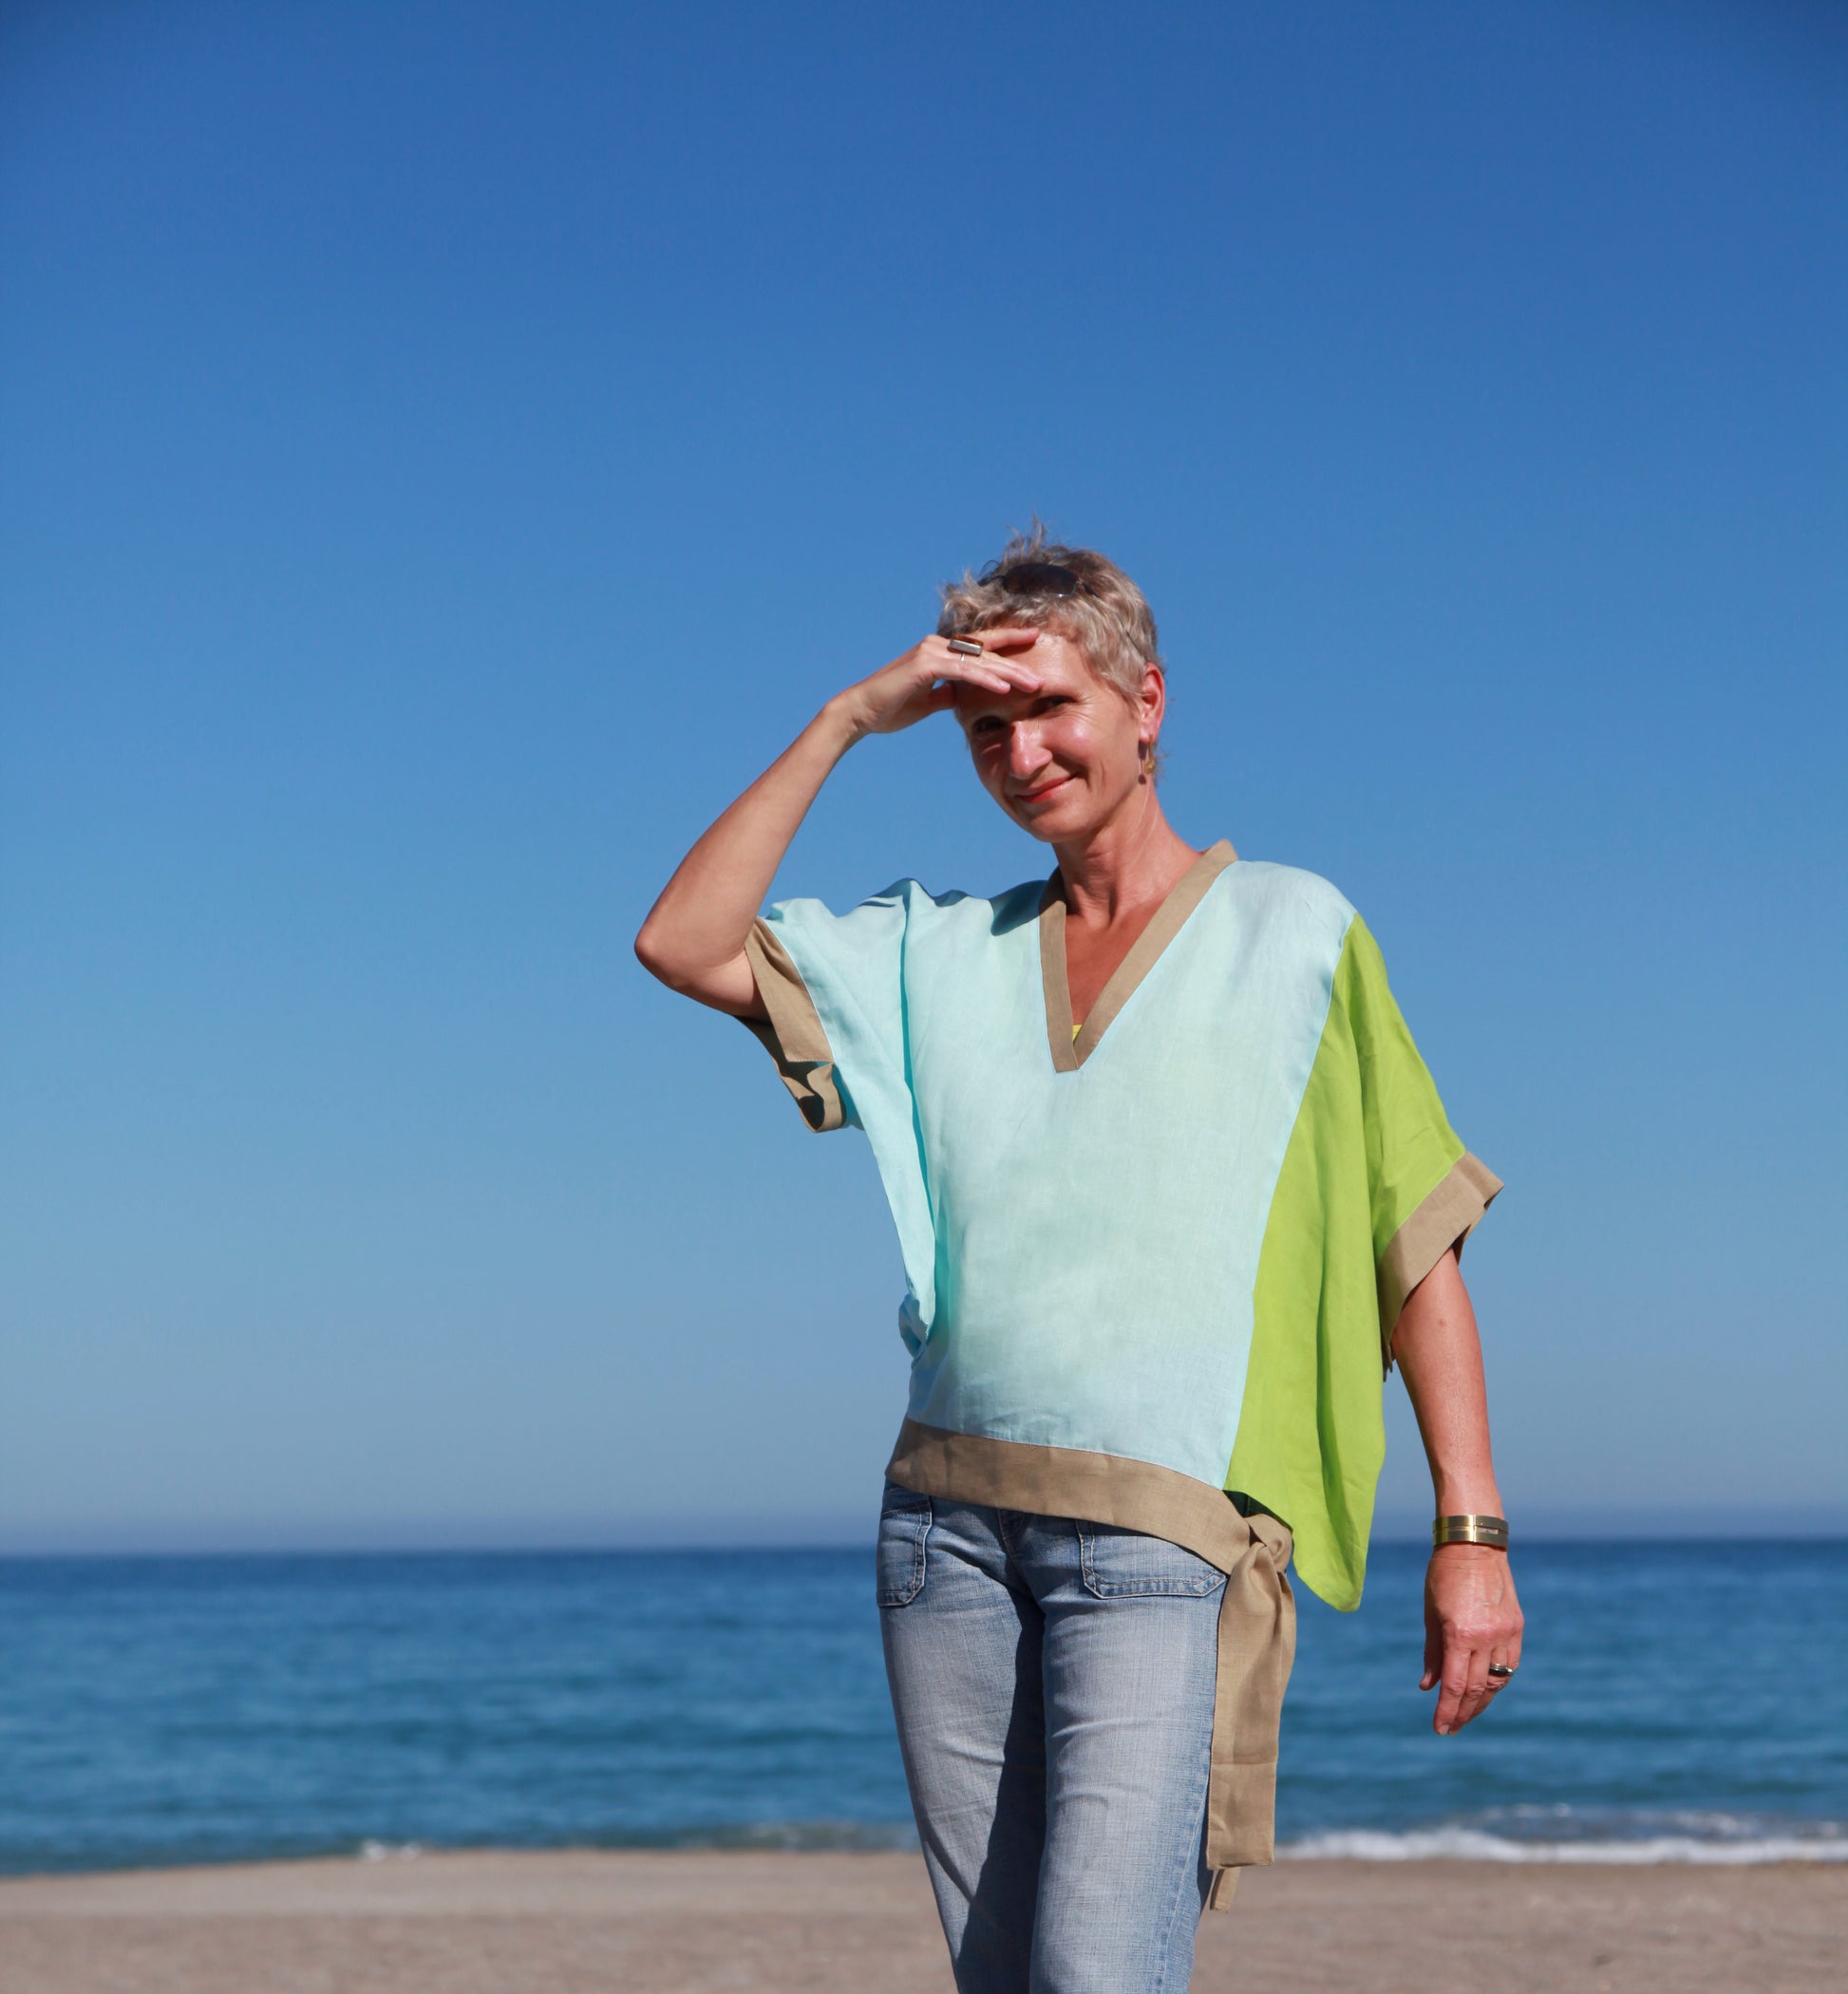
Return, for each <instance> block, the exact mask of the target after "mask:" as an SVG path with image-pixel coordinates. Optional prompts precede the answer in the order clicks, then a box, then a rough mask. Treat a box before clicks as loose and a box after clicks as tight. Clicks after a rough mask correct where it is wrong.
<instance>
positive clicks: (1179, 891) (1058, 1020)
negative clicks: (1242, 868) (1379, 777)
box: [1040, 837, 1238, 1514]
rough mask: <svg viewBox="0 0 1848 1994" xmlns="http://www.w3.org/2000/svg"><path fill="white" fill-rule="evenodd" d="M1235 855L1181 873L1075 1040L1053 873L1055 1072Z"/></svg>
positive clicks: (1063, 1069) (1227, 851) (1059, 894)
mask: <svg viewBox="0 0 1848 1994" xmlns="http://www.w3.org/2000/svg"><path fill="white" fill-rule="evenodd" d="M1237 856H1238V855H1237V853H1236V852H1235V851H1234V850H1233V849H1232V841H1231V839H1230V838H1224V837H1222V838H1220V839H1219V840H1218V841H1217V842H1216V843H1215V844H1212V845H1209V846H1208V847H1207V849H1206V850H1205V851H1204V852H1202V853H1201V854H1200V856H1198V857H1197V859H1195V861H1194V862H1193V864H1192V865H1190V866H1189V867H1188V868H1187V870H1186V871H1185V872H1184V873H1183V874H1181V875H1180V877H1179V879H1178V880H1176V881H1175V883H1174V885H1173V886H1172V887H1170V888H1169V889H1168V895H1167V898H1166V899H1164V900H1163V901H1162V902H1161V904H1160V907H1158V908H1157V909H1156V910H1155V913H1154V915H1153V916H1152V917H1151V919H1150V921H1149V924H1148V926H1147V927H1146V928H1144V929H1143V930H1142V931H1141V934H1139V935H1138V936H1137V937H1136V939H1135V941H1134V942H1133V943H1132V944H1131V945H1130V950H1129V953H1128V954H1127V955H1125V956H1124V957H1123V959H1122V962H1120V963H1119V964H1118V965H1117V967H1116V968H1115V969H1113V970H1112V971H1111V972H1110V979H1109V981H1108V982H1107V983H1106V984H1105V985H1104V986H1103V989H1102V990H1100V991H1099V992H1098V997H1097V1002H1096V1003H1095V1004H1094V1005H1092V1006H1091V1009H1090V1015H1089V1016H1088V1017H1087V1018H1086V1019H1085V1020H1084V1027H1083V1029H1082V1030H1080V1031H1078V1032H1077V1033H1076V1034H1075V1035H1074V1033H1073V1030H1072V1016H1071V980H1070V977H1069V975H1068V974H1067V969H1066V963H1065V894H1064V891H1063V882H1062V881H1061V879H1060V876H1059V873H1058V870H1057V868H1055V869H1054V871H1053V874H1052V876H1051V878H1050V879H1048V880H1047V882H1046V886H1045V888H1044V890H1043V891H1042V893H1041V894H1040V981H1041V983H1042V984H1043V985H1044V987H1045V990H1046V1037H1047V1044H1048V1045H1049V1046H1050V1047H1051V1049H1052V1064H1053V1068H1054V1070H1055V1071H1056V1072H1059V1073H1075V1072H1076V1071H1077V1070H1078V1068H1079V1067H1080V1066H1082V1065H1083V1064H1084V1062H1085V1061H1086V1060H1087V1059H1088V1058H1089V1057H1090V1055H1091V1053H1092V1051H1093V1050H1094V1049H1095V1048H1096V1045H1097V1042H1098V1041H1099V1040H1100V1039H1101V1038H1102V1037H1103V1034H1104V1032H1105V1031H1106V1030H1107V1029H1108V1028H1109V1025H1110V1022H1111V1020H1112V1019H1113V1018H1115V1017H1116V1015H1117V1013H1118V1012H1119V1011H1120V1010H1122V1007H1123V1006H1124V1005H1125V1004H1127V1003H1128V1002H1129V999H1130V997H1131V996H1132V995H1133V994H1134V993H1135V990H1136V988H1137V987H1138V986H1139V985H1140V984H1141V981H1142V979H1143V978H1144V977H1145V976H1146V975H1147V974H1148V972H1149V971H1150V970H1151V969H1154V967H1155V965H1156V963H1157V962H1158V961H1159V960H1160V955H1161V951H1162V950H1164V949H1165V948H1166V947H1167V946H1168V944H1169V943H1170V942H1171V941H1173V940H1174V938H1175V936H1176V935H1178V934H1179V932H1180V930H1181V924H1182V923H1183V922H1184V921H1185V920H1186V918H1187V916H1188V915H1189V914H1190V913H1192V912H1193V911H1194V910H1195V908H1197V906H1198V905H1199V904H1200V901H1201V900H1202V899H1203V898H1204V897H1205V895H1206V890H1207V888H1208V887H1209V886H1211V885H1212V884H1213V882H1214V880H1216V878H1217V877H1218V876H1219V875H1220V874H1221V873H1222V872H1224V871H1225V869H1226V867H1227V866H1229V865H1231V864H1232V863H1233V861H1234V860H1235V858H1236V857H1237ZM1048 1514H1049V1513H1048Z"/></svg>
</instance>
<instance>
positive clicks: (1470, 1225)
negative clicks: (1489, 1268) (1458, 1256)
mask: <svg viewBox="0 0 1848 1994" xmlns="http://www.w3.org/2000/svg"><path fill="white" fill-rule="evenodd" d="M1500 1189H1501V1179H1500V1178H1499V1176H1496V1174H1495V1173H1494V1171H1492V1170H1490V1169H1489V1168H1488V1166H1487V1165H1486V1164H1485V1163H1482V1162H1480V1160H1479V1159H1478V1158H1477V1157H1472V1156H1471V1155H1470V1154H1469V1152H1468V1151H1467V1150H1465V1151H1464V1152H1463V1153H1462V1155H1461V1157H1458V1158H1457V1160H1456V1161H1455V1162H1454V1163H1453V1164H1452V1165H1451V1166H1450V1169H1449V1171H1448V1172H1447V1174H1446V1175H1445V1176H1444V1178H1443V1182H1442V1183H1440V1184H1439V1185H1438V1187H1437V1189H1436V1190H1434V1191H1433V1192H1431V1193H1430V1194H1429V1195H1428V1196H1426V1197H1425V1198H1424V1201H1423V1202H1422V1203H1421V1204H1420V1205H1419V1207H1418V1209H1417V1210H1416V1211H1415V1212H1413V1213H1412V1214H1411V1215H1410V1217H1408V1218H1407V1219H1406V1220H1405V1224H1404V1225H1402V1226H1401V1227H1400V1228H1399V1230H1398V1232H1395V1233H1394V1234H1393V1235H1392V1239H1391V1242H1390V1243H1389V1244H1388V1246H1387V1247H1386V1251H1385V1252H1384V1253H1382V1254H1381V1255H1380V1269H1379V1282H1380V1355H1381V1358H1382V1361H1383V1363H1384V1364H1385V1366H1386V1369H1387V1370H1388V1371H1389V1370H1391V1368H1392V1332H1393V1330H1394V1328H1396V1327H1397V1326H1398V1322H1399V1311H1400V1310H1401V1309H1402V1308H1403V1307H1405V1297H1406V1296H1407V1295H1408V1294H1410V1293H1411V1291H1412V1289H1414V1288H1416V1287H1417V1286H1418V1284H1419V1283H1420V1282H1421V1281H1422V1280H1424V1276H1425V1275H1426V1274H1428V1273H1429V1272H1430V1271H1431V1270H1432V1269H1433V1268H1434V1267H1435V1266H1436V1265H1437V1264H1438V1262H1439V1261H1440V1260H1442V1259H1443V1256H1444V1254H1446V1253H1447V1252H1448V1251H1450V1249H1451V1248H1452V1247H1455V1248H1456V1249H1457V1251H1459V1252H1460V1253H1461V1251H1462V1244H1463V1241H1464V1240H1465V1239H1467V1238H1468V1237H1469V1235H1470V1234H1471V1233H1472V1232H1475V1230H1476V1228H1477V1227H1478V1226H1479V1225H1480V1224H1481V1222H1482V1214H1483V1213H1485V1212H1486V1211H1487V1210H1488V1209H1489V1206H1490V1204H1491V1203H1492V1202H1493V1200H1494V1198H1495V1195H1496V1193H1497V1192H1499V1190H1500Z"/></svg>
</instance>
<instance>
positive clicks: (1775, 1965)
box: [0, 1853, 1848, 1994]
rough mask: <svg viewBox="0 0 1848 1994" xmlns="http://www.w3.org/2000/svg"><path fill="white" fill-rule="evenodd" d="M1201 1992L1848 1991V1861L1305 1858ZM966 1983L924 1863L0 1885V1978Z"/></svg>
mask: <svg viewBox="0 0 1848 1994" xmlns="http://www.w3.org/2000/svg"><path fill="white" fill-rule="evenodd" d="M1193 1985H1194V1987H1195V1989H1196V1990H1197V1994H1208V1990H1218V1989H1231V1988H1237V1989H1239V1990H1240V1994H1273V1990H1275V1994H1284V1990H1288V1994H1321V1990H1324V1989H1328V1990H1330V1994H1332V1990H1334V1989H1341V1990H1343V1994H1399V1990H1401V1989H1404V1990H1405V1994H1477V1990H1482V1994H1527V1990H1535V1994H1537V1990H1540V1989H1546V1990H1549V1994H1551V1990H1553V1989H1561V1990H1563V1989H1568V1988H1569V1989H1572V1990H1573V1994H1642V1990H1656V1989H1660V1990H1662V1994H1669V1990H1670V1989H1672V1990H1673V1994H1708V1990H1713V1994H1717V1990H1720V1989H1725V1990H1727V1994H1738V1990H1748V1994H1811V1990H1815V1994H1821V1990H1824V1989H1826V1990H1827V1994H1842V1990H1843V1988H1844V1987H1848V1865H1841V1864H1790V1865H1780V1866H1775V1867H1766V1868H1760V1869H1737V1870H1724V1869H1692V1868H1688V1867H1681V1866H1665V1867H1662V1868H1655V1869H1635V1870H1627V1869H1606V1868H1593V1867H1589V1866H1588V1867H1583V1868H1581V1867H1577V1866H1563V1865H1562V1866H1558V1867H1551V1866H1549V1867H1544V1868H1527V1867H1518V1868H1509V1867H1502V1866H1499V1865H1494V1864H1488V1863H1441V1862H1432V1863H1378V1864H1374V1863H1347V1862H1294V1863H1283V1864H1279V1865H1278V1866H1277V1867H1276V1868H1274V1869H1271V1870H1263V1871H1253V1872H1250V1873H1248V1874H1247V1875H1246V1876H1245V1878H1244V1879H1243V1881H1242V1882H1241V1884H1240V1887H1239V1892H1238V1899H1237V1903H1236V1905H1235V1909H1233V1911H1232V1912H1231V1913H1230V1914H1229V1915H1226V1916H1219V1915H1217V1914H1211V1915H1209V1916H1208V1917H1207V1918H1206V1920H1205V1921H1204V1923H1203V1925H1202V1927H1201V1932H1200V1947H1199V1960H1198V1965H1197V1967H1196V1969H1195V1973H1194V1980H1193ZM618 1988H619V1989H622V1990H624V1994H694V1990H699V1994H705V1990H707V1989H732V1988H804V1989H812V1990H818V1994H837V1990H839V1994H848V1990H852V1994H952V1983H951V1978H950V1970H949V1966H948V1963H947V1961H946V1958H945V1955H944V1950H943V1941H942V1938H941V1936H940V1935H939V1933H938V1930H937V1926H936V1918H935V1914H934V1912H933V1909H932V1905H931V1894H930V1890H929V1887H928V1886H927V1884H926V1882H925V1878H924V1870H923V1865H922V1864H921V1863H920V1862H919V1860H918V1859H917V1858H916V1857H915V1855H896V1854H864V1855H850V1854H781V1853H778V1854H770V1853H738V1854H728V1853H727V1854H715V1853H687V1854H679V1853H672V1854H665V1853H664V1854H653V1853H648V1854H643V1853H620V1854H614V1853H565V1854H523V1853H522V1854H511V1853H507V1854H503V1853H486V1854H450V1855H424V1856H419V1857H416V1858H414V1859H408V1860H407V1859H392V1860H387V1861H384V1862H373V1863H368V1862H360V1861H353V1860H345V1861H327V1862H304V1863H265V1864H253V1865H250V1866H247V1867H235V1868H225V1869H199V1870H165V1871H137V1872H128V1873H125V1874H113V1875H102V1876H65V1877H13V1878H7V1879H0V1994H169V1990H172V1994H179V1990H184V1994H413V1990H415V1994H433V1990H442V1994H489V1990H493V1994H524V1990H527V1989H531V1990H533V1994H579V1990H584V1994H589V1990H591V1989H595V1990H597V1994H608V1990H611V1989H618Z"/></svg>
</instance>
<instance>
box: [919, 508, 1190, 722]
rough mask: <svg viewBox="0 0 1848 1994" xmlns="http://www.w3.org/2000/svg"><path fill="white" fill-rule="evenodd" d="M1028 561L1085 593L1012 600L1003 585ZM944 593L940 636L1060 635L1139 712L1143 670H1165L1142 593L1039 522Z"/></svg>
mask: <svg viewBox="0 0 1848 1994" xmlns="http://www.w3.org/2000/svg"><path fill="white" fill-rule="evenodd" d="M1023 561H1045V562H1048V563H1051V564H1053V565H1055V566H1057V567H1061V568H1069V569H1070V570H1071V572H1072V573H1073V574H1076V575H1077V576H1078V577H1079V579H1080V580H1081V581H1083V582H1084V588H1083V589H1080V590H1079V591H1078V592H1077V593H1075V594H1072V595H1035V594H1032V593H1027V594H1021V595H1016V594H1013V593H1010V592H1009V590H1008V589H1007V588H1006V587H1005V586H1004V585H1003V582H1002V579H1001V577H1002V576H1003V575H1004V574H1007V573H1008V571H1009V569H1010V568H1014V567H1018V566H1019V564H1020V563H1021V562H1023ZM942 593H943V613H942V614H941V615H940V616H939V617H938V618H937V635H938V636H940V637H968V636H971V635H973V634H974V633H975V632H976V631H978V630H993V629H995V628H996V627H997V626H998V625H1001V624H1024V625H1028V626H1030V627H1031V628H1032V629H1034V630H1056V631H1057V632H1058V634H1059V635H1060V636H1062V637H1067V638H1069V639H1070V640H1071V642H1072V643H1073V644H1075V645H1077V647H1078V649H1080V650H1081V651H1082V652H1083V653H1084V662H1085V664H1087V665H1088V666H1089V667H1090V668H1091V669H1092V670H1093V671H1094V672H1096V674H1097V675H1098V677H1099V678H1101V679H1102V680H1103V683H1104V684H1105V685H1106V686H1110V687H1114V688H1115V689H1116V690H1117V691H1118V692H1120V693H1121V694H1122V697H1123V698H1124V699H1125V700H1126V701H1128V702H1129V703H1130V704H1131V705H1134V704H1135V703H1136V701H1137V700H1138V699H1139V698H1140V697H1141V690H1142V672H1143V669H1144V668H1145V667H1147V666H1150V665H1156V666H1160V665H1161V656H1160V651H1159V650H1158V649H1156V634H1155V612H1154V611H1152V610H1151V609H1150V608H1149V606H1148V599H1147V597H1146V596H1144V595H1143V593H1142V592H1141V590H1140V589H1139V588H1138V587H1137V586H1136V584H1135V583H1134V582H1133V581H1131V580H1130V578H1129V577H1128V575H1126V574H1124V573H1123V572H1122V569H1121V568H1119V567H1118V566H1117V564H1116V562H1115V561H1112V560H1108V559H1106V558H1105V557H1104V556H1103V555H1101V554H1097V553H1094V552H1093V551H1092V550H1091V549H1090V548H1088V547H1067V546H1066V545H1065V542H1064V541H1063V540H1048V539H1047V536H1046V528H1045V527H1044V526H1042V525H1041V524H1040V523H1039V521H1038V520H1035V521H1034V522H1033V531H1032V532H1031V534H1019V533H1017V534H1015V535H1014V536H1013V537H1012V538H1011V539H1010V540H1009V542H1008V544H1007V545H1006V546H1005V547H1004V548H1003V549H1002V550H1001V552H1000V554H999V555H997V556H996V557H995V559H993V560H991V561H990V563H989V564H988V566H987V567H986V568H984V569H983V570H982V572H981V574H971V573H969V572H968V571H965V572H964V574H963V578H962V580H961V581H952V582H945V583H944V585H943V591H942ZM1158 761H1159V758H1158Z"/></svg>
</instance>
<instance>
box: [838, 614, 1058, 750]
mask: <svg viewBox="0 0 1848 1994" xmlns="http://www.w3.org/2000/svg"><path fill="white" fill-rule="evenodd" d="M1039 635H1040V633H1039V631H1038V630H1027V629H1021V630H1015V629H1007V630H983V631H982V632H981V635H980V637H979V639H977V638H971V639H970V640H969V641H970V642H971V643H975V642H979V643H980V644H981V646H982V649H981V651H980V652H979V653H978V654H977V655H976V656H975V657H972V658H971V657H969V656H967V655H965V654H964V653H963V652H962V651H957V650H952V649H950V640H949V638H948V637H926V638H925V639H924V641H923V643H922V644H918V645H914V646H913V648H912V649H910V650H908V651H907V652H906V653H905V654H904V656H903V657H902V658H894V659H893V661H892V663H891V664H890V665H888V666H886V667H885V668H884V669H883V670H880V671H876V672H875V673H874V674H873V675H872V677H871V678H867V679H861V680H860V682H859V684H858V685H857V686H850V687H848V688H847V689H846V691H845V692H842V693H840V694H839V695H838V696H837V698H836V700H835V702H834V704H835V705H838V706H839V708H840V710H841V711H842V713H843V714H844V715H845V716H846V718H847V721H848V723H849V724H850V725H851V726H852V728H853V730H854V733H855V734H856V735H857V736H858V735H864V734H896V733H897V731H898V730H899V728H900V727H909V726H912V725H914V724H915V723H916V722H918V721H920V720H923V719H925V718H926V717H927V716H928V715H930V714H932V713H941V712H943V711H944V710H945V708H946V707H949V706H952V705H954V704H955V699H956V687H958V686H980V687H983V688H984V690H986V691H989V692H1002V693H1008V692H1035V691H1037V690H1038V689H1039V687H1040V683H1041V682H1040V679H1039V677H1038V675H1037V674H1036V673H1035V672H1034V670H1033V668H1032V667H1031V665H1030V664H1028V662H1026V660H1025V658H1024V657H1023V655H1022V654H1023V653H1025V652H1028V651H1030V650H1031V649H1032V647H1033V646H1034V645H1035V644H1036V643H1038V642H1039Z"/></svg>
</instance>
